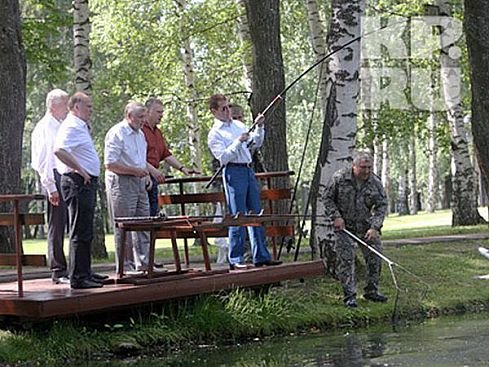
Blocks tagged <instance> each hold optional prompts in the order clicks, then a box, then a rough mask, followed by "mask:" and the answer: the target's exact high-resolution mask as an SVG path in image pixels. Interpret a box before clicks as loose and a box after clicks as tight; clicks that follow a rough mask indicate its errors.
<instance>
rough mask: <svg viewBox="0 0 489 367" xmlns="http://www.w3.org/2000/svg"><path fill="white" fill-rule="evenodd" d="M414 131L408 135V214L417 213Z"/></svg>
mask: <svg viewBox="0 0 489 367" xmlns="http://www.w3.org/2000/svg"><path fill="white" fill-rule="evenodd" d="M415 135H416V133H415V129H413V131H412V133H411V136H410V137H409V148H408V149H409V150H408V154H409V214H411V215H416V214H418V185H417V177H416V136H415Z"/></svg>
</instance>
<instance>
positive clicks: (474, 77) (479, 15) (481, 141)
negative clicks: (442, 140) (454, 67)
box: [464, 0, 489, 192]
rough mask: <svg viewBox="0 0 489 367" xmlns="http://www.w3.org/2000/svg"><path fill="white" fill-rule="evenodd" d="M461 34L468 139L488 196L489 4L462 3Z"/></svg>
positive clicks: (466, 0)
mask: <svg viewBox="0 0 489 367" xmlns="http://www.w3.org/2000/svg"><path fill="white" fill-rule="evenodd" d="M464 9H465V12H464V16H465V18H464V30H465V38H466V42H467V49H468V53H469V62H470V82H471V91H472V102H471V110H472V135H473V136H474V145H475V151H476V154H477V161H478V162H479V166H480V169H481V176H482V180H483V182H484V187H485V192H489V144H487V142H488V141H489V123H488V116H489V89H488V88H487V86H488V85H489V69H488V68H487V65H489V38H488V37H487V35H488V34H489V2H487V1H484V0H470V1H469V0H465V1H464Z"/></svg>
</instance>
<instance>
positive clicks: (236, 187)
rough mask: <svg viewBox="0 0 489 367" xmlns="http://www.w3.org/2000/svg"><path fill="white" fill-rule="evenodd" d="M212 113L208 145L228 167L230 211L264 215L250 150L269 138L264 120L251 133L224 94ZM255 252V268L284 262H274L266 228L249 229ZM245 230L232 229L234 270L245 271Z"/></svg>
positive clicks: (226, 185) (212, 104) (213, 102)
mask: <svg viewBox="0 0 489 367" xmlns="http://www.w3.org/2000/svg"><path fill="white" fill-rule="evenodd" d="M209 109H210V111H211V112H212V114H213V115H214V117H215V119H214V125H213V126H212V129H211V131H210V132H209V135H208V137H207V144H208V146H209V149H210V150H211V152H212V154H213V155H214V157H215V158H217V159H218V160H219V162H220V164H221V166H224V170H223V175H222V177H223V185H224V191H225V193H226V200H227V204H228V210H229V212H230V214H231V215H235V214H237V213H242V214H246V213H248V212H250V211H251V212H253V213H259V212H261V204H260V189H259V187H258V181H257V180H256V177H255V172H254V171H253V169H252V168H251V152H250V147H251V146H253V147H256V148H259V147H260V146H261V145H262V144H263V140H264V138H265V129H264V126H263V122H264V119H265V118H264V116H263V115H258V117H257V118H256V120H255V121H256V123H257V128H256V129H255V130H254V131H253V132H251V133H248V131H247V129H246V127H245V125H244V124H243V123H242V122H241V121H237V120H232V119H231V117H230V111H229V103H228V101H227V99H226V97H225V96H224V95H222V94H215V95H213V96H212V97H211V98H210V99H209ZM248 234H249V237H250V243H251V252H252V256H253V263H254V264H255V266H257V267H259V266H264V265H267V266H270V265H279V264H281V261H275V260H272V258H271V256H270V253H269V252H268V249H267V246H266V243H265V229H264V228H263V226H257V227H255V226H253V227H248ZM245 237H246V231H245V228H244V227H229V256H228V257H229V259H228V260H229V264H230V267H231V269H232V270H234V269H245V268H246V265H245V264H244V250H245V247H244V244H245Z"/></svg>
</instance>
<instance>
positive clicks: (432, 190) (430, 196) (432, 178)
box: [425, 93, 438, 213]
mask: <svg viewBox="0 0 489 367" xmlns="http://www.w3.org/2000/svg"><path fill="white" fill-rule="evenodd" d="M431 95H432V93H430V96H431ZM436 125H437V120H436V114H435V112H434V111H433V110H431V111H430V116H429V117H428V188H427V193H426V202H425V203H426V211H427V212H428V213H434V212H435V207H436V194H437V191H438V190H437V187H438V172H437V157H436V156H437V153H438V143H437V141H436Z"/></svg>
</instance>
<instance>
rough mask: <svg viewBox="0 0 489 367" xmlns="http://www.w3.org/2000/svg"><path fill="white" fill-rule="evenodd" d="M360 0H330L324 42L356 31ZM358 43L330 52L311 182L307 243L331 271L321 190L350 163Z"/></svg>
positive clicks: (330, 236)
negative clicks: (310, 217) (319, 141)
mask: <svg viewBox="0 0 489 367" xmlns="http://www.w3.org/2000/svg"><path fill="white" fill-rule="evenodd" d="M364 8H365V2H364V1H363V0H350V1H341V0H334V1H333V6H332V17H331V27H330V31H329V36H328V37H329V40H328V46H329V49H330V50H335V49H338V48H340V47H342V46H343V45H344V44H345V43H347V42H349V41H351V40H352V39H353V38H356V37H358V36H359V35H360V32H361V29H360V17H361V15H362V13H363V10H364ZM359 70H360V43H359V42H354V43H352V44H351V45H349V46H348V47H345V48H344V49H342V50H341V51H339V52H337V53H336V54H334V55H333V56H332V57H331V59H329V64H328V86H329V92H328V93H329V94H328V99H327V104H326V109H325V111H326V113H325V119H324V125H325V126H324V127H323V136H322V140H321V148H320V154H319V157H318V162H317V165H316V171H315V173H314V180H313V184H312V192H313V197H312V198H311V202H312V204H313V205H312V206H313V222H312V230H313V232H312V236H311V241H312V242H311V247H312V250H313V255H321V256H323V257H324V258H325V261H326V266H327V267H328V271H329V272H330V273H334V268H333V269H332V268H331V266H334V259H333V257H334V251H332V244H333V241H334V233H333V226H332V221H331V218H326V217H325V216H324V214H325V213H326V210H325V208H324V204H323V200H322V192H323V190H324V187H325V185H326V184H327V182H328V181H329V180H330V178H331V176H332V175H333V173H334V172H335V171H337V170H338V169H340V168H343V167H345V166H346V165H348V164H350V163H351V160H352V156H353V149H354V148H355V136H356V131H357V114H358V96H359V91H360V80H359V74H360V72H359Z"/></svg>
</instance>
